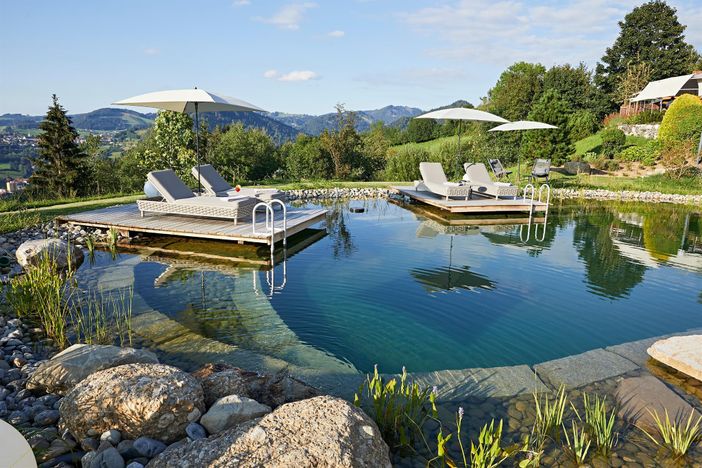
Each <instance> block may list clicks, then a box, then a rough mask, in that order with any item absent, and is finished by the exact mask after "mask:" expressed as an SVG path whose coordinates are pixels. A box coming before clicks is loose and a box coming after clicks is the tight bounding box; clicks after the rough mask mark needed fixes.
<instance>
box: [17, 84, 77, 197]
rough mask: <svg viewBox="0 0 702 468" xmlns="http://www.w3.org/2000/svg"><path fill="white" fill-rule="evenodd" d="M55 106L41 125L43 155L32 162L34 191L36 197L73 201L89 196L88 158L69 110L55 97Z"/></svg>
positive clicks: (40, 146)
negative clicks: (85, 167)
mask: <svg viewBox="0 0 702 468" xmlns="http://www.w3.org/2000/svg"><path fill="white" fill-rule="evenodd" d="M52 100H53V104H52V105H51V106H50V107H49V110H48V112H47V113H46V117H45V118H44V120H43V121H42V122H41V123H40V124H39V128H40V129H41V130H42V133H40V134H39V137H38V138H37V145H38V147H39V154H38V155H37V157H36V158H35V159H34V160H33V161H32V162H33V165H34V173H33V174H32V177H31V185H30V187H31V190H33V191H34V192H35V193H36V194H51V195H52V196H54V197H55V196H59V197H70V196H76V195H80V194H83V193H86V192H87V189H86V187H85V185H84V182H85V180H86V179H85V177H83V176H84V166H85V159H86V155H85V153H84V152H83V151H82V150H81V148H80V146H79V145H78V143H77V140H78V132H77V131H76V129H75V128H73V125H72V124H71V119H70V118H69V117H68V115H67V113H66V110H65V109H64V108H63V107H62V106H61V105H60V104H59V102H58V97H56V95H55V94H54V95H53V96H52Z"/></svg>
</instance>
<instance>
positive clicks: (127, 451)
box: [117, 439, 141, 460]
mask: <svg viewBox="0 0 702 468" xmlns="http://www.w3.org/2000/svg"><path fill="white" fill-rule="evenodd" d="M117 451H118V452H119V454H120V455H122V457H124V459H125V460H131V459H132V458H138V457H140V456H141V454H140V453H139V452H138V451H137V449H135V448H134V441H133V440H128V439H127V440H123V441H122V442H120V443H119V444H117Z"/></svg>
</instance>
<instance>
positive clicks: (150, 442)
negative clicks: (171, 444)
mask: <svg viewBox="0 0 702 468" xmlns="http://www.w3.org/2000/svg"><path fill="white" fill-rule="evenodd" d="M134 449H135V450H136V451H137V452H139V455H142V456H144V457H147V458H153V457H155V456H156V455H158V454H159V453H161V452H163V451H164V450H166V444H164V443H163V442H161V441H158V440H155V439H151V438H149V437H139V438H138V439H136V440H135V441H134Z"/></svg>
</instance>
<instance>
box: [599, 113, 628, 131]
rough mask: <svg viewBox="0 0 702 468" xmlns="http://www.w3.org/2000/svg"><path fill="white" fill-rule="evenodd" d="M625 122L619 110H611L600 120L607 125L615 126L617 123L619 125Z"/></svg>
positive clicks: (608, 126)
mask: <svg viewBox="0 0 702 468" xmlns="http://www.w3.org/2000/svg"><path fill="white" fill-rule="evenodd" d="M624 122H625V119H624V117H622V115H621V114H620V113H619V112H613V113H611V114H609V115H607V116H605V118H604V120H603V121H602V124H603V125H604V126H605V127H607V128H610V127H614V128H616V127H617V125H621V124H623V123H624Z"/></svg>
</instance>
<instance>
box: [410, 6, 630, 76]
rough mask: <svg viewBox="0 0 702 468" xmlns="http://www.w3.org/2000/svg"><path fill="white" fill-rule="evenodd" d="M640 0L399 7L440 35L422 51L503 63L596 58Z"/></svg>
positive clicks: (419, 27) (419, 28) (424, 29)
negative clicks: (436, 42) (432, 44)
mask: <svg viewBox="0 0 702 468" xmlns="http://www.w3.org/2000/svg"><path fill="white" fill-rule="evenodd" d="M638 3H640V2H638V0H574V1H571V2H567V3H566V2H548V3H547V4H546V5H544V4H540V5H539V4H535V3H534V2H532V1H528V0H496V1H490V0H459V1H450V2H444V3H443V4H441V5H439V6H432V7H427V8H421V9H418V10H415V11H410V12H405V13H401V14H400V15H399V17H400V19H401V20H402V21H403V22H404V23H405V24H407V25H409V26H410V27H411V28H412V29H413V30H415V31H416V32H417V33H419V34H422V35H425V36H427V37H432V38H438V39H439V44H438V45H435V46H432V47H431V48H429V49H427V50H426V51H425V52H426V53H427V54H428V55H430V56H433V57H438V58H443V59H472V60H475V61H476V62H482V63H487V64H497V65H502V66H503V65H506V64H510V63H512V62H514V61H517V60H529V61H539V62H542V63H544V64H545V65H549V64H553V63H562V62H571V63H577V62H580V61H586V62H588V63H589V64H591V65H592V64H594V62H595V61H597V60H598V59H599V58H600V57H601V56H602V54H603V53H604V51H605V48H606V47H607V46H608V45H610V44H611V43H612V42H613V41H614V38H615V37H616V35H617V33H618V31H619V28H618V26H617V21H619V20H621V19H623V18H624V15H625V14H626V13H628V12H629V11H630V10H631V9H632V8H633V7H634V6H635V5H636V4H638Z"/></svg>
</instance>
